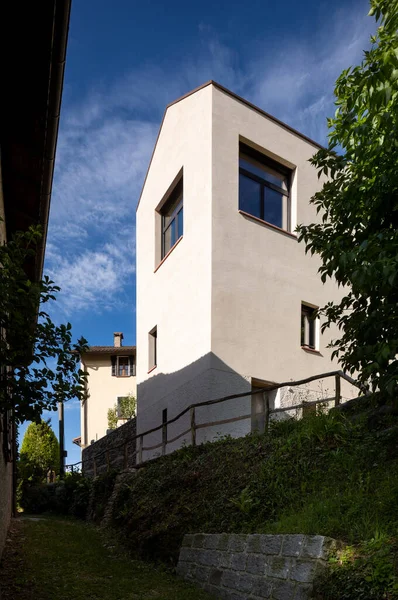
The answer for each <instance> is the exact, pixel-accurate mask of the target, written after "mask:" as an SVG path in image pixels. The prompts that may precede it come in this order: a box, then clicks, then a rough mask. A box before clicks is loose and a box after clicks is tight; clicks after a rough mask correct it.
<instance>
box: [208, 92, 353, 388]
mask: <svg viewBox="0 0 398 600" xmlns="http://www.w3.org/2000/svg"><path fill="white" fill-rule="evenodd" d="M240 138H244V139H247V140H250V141H251V142H253V143H254V144H256V145H258V146H259V147H261V148H264V149H265V150H266V151H267V152H269V153H270V154H271V155H272V156H273V158H275V159H276V160H279V161H280V162H281V163H284V164H287V165H288V166H290V167H293V168H294V169H295V174H294V183H293V190H292V204H293V206H292V212H293V213H295V214H297V217H296V219H297V222H298V223H310V222H314V221H315V220H316V219H317V215H316V211H315V208H314V207H313V206H312V205H310V204H309V199H310V198H311V196H313V194H314V193H315V192H316V191H317V190H318V189H319V188H320V186H321V185H322V182H319V181H318V176H317V172H316V170H315V169H314V167H312V166H311V165H310V163H309V162H308V161H309V159H310V157H311V156H312V155H313V154H314V153H315V151H316V150H317V148H316V147H315V146H314V145H312V144H310V143H309V142H307V141H306V140H304V139H302V138H300V137H298V136H297V135H294V134H293V133H291V132H290V131H287V130H286V129H284V128H283V127H281V126H280V125H278V124H277V123H275V122H273V121H271V120H270V119H268V118H266V117H264V116H263V115H261V114H259V113H258V112H256V111H255V110H253V109H251V108H249V107H247V106H246V105H244V104H243V103H242V102H239V101H237V100H235V99H233V98H231V97H230V96H228V95H227V94H225V93H223V92H222V91H220V90H218V89H214V92H213V136H212V139H213V147H212V155H213V171H212V176H213V186H212V191H213V196H212V198H213V201H212V218H213V220H212V247H213V252H212V351H213V352H214V353H215V354H216V355H217V356H219V357H220V358H221V359H222V360H223V361H224V362H225V363H226V364H227V365H228V366H229V367H231V368H232V369H233V370H236V371H237V372H239V373H241V374H243V375H247V376H251V377H255V378H259V379H264V380H268V381H277V382H281V381H287V380H289V379H301V378H304V377H306V376H310V375H314V374H317V373H321V372H325V371H328V370H333V369H334V368H338V367H337V363H335V364H332V363H331V360H330V356H331V351H330V350H329V349H328V348H327V345H328V343H329V341H330V338H331V333H330V332H326V333H325V334H323V335H321V339H320V352H319V353H318V354H315V353H310V352H307V351H305V350H303V349H302V348H301V344H300V316H301V303H302V302H307V303H310V304H313V305H316V306H323V305H324V304H325V303H326V302H327V301H329V300H338V299H339V298H340V297H341V292H340V290H339V289H338V288H337V285H335V284H334V283H333V282H331V281H328V282H327V283H326V284H325V285H323V284H322V282H321V280H320V278H319V275H318V273H317V269H318V266H319V262H318V260H317V259H316V258H315V257H311V256H310V255H305V251H304V249H305V247H304V243H301V244H299V243H298V242H297V239H295V238H294V237H292V236H288V235H285V234H284V233H283V232H281V231H277V230H275V229H273V228H271V227H267V226H266V225H263V224H261V223H259V222H257V221H254V220H252V219H250V218H247V217H245V216H243V215H242V214H240V213H239V212H238V208H239V200H238V193H239V187H238V176H239V167H238V160H239V139H240Z"/></svg>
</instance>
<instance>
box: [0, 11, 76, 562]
mask: <svg viewBox="0 0 398 600" xmlns="http://www.w3.org/2000/svg"><path fill="white" fill-rule="evenodd" d="M70 5H71V2H70V0H49V1H48V2H40V3H25V4H24V5H23V6H21V5H17V4H10V5H8V6H7V9H6V10H4V11H3V14H2V19H0V31H1V38H2V39H4V40H5V39H7V60H5V61H3V62H2V66H1V68H0V77H1V81H2V88H3V90H7V93H3V94H2V104H1V110H0V219H1V221H0V244H4V243H7V242H9V241H10V240H11V239H12V238H13V236H14V234H15V233H16V232H18V231H27V230H28V228H29V227H30V226H31V225H36V226H37V225H40V226H41V229H42V233H43V236H42V240H41V242H40V244H38V246H37V247H36V249H35V253H34V255H32V256H30V257H29V259H28V260H27V261H26V263H25V265H24V270H25V273H26V276H27V278H28V279H30V280H31V281H33V282H37V281H40V279H41V277H42V270H43V262H44V251H45V245H46V235H47V225H48V217H49V211H50V201H51V192H52V180H53V171H54V161H55V154H56V145H57V137H58V123H59V118H60V110H61V98H62V88H63V79H64V69H65V60H66V46H67V40H68V29H69V16H70ZM27 57H29V59H28V60H29V68H26V60H27ZM27 90H29V92H28V93H27ZM0 333H1V335H2V336H4V337H5V338H6V339H7V332H6V331H4V330H2V331H1V332H0ZM0 367H1V368H0V371H1V374H4V372H5V365H4V364H3V365H0ZM3 381H4V379H3ZM16 459H17V449H16V435H15V424H14V420H13V414H12V411H8V412H5V413H3V414H2V413H0V558H1V555H2V552H3V548H4V544H5V541H6V537H7V530H8V526H9V523H10V518H11V515H12V513H13V512H15V511H16V497H15V494H16V481H17V473H16Z"/></svg>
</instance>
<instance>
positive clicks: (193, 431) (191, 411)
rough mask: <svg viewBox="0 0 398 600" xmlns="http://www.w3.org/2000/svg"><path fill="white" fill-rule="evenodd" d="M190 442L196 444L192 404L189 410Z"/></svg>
mask: <svg viewBox="0 0 398 600" xmlns="http://www.w3.org/2000/svg"><path fill="white" fill-rule="evenodd" d="M190 413H191V444H192V446H196V423H195V407H194V406H192V407H191V410H190Z"/></svg>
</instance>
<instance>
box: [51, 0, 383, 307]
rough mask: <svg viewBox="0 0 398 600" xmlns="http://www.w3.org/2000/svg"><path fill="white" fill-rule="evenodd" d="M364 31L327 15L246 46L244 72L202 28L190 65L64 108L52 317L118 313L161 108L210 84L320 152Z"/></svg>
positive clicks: (343, 14)
mask: <svg viewBox="0 0 398 600" xmlns="http://www.w3.org/2000/svg"><path fill="white" fill-rule="evenodd" d="M361 8H362V6H361ZM364 14H365V13H364ZM372 25H373V22H372V20H371V19H368V20H366V17H365V16H362V14H358V10H357V8H355V7H353V6H352V7H351V9H349V8H347V7H346V6H344V11H343V10H341V11H338V12H335V13H334V14H333V13H332V12H331V11H330V10H329V11H328V18H327V19H325V20H324V24H323V25H322V28H321V29H320V30H318V31H317V32H315V33H314V35H313V36H312V37H311V39H308V40H303V39H300V38H295V39H290V40H289V41H286V40H283V41H281V44H280V47H275V48H274V49H273V51H272V52H270V51H269V48H266V45H265V43H263V42H262V41H261V40H260V41H257V42H255V43H254V42H253V44H252V46H251V50H250V52H251V55H249V56H246V57H244V60H245V67H244V69H242V67H241V66H239V65H240V63H242V62H243V60H242V57H239V56H238V55H237V54H236V52H235V51H234V50H233V49H231V48H229V47H227V46H226V45H225V44H222V43H220V41H219V40H218V38H217V36H216V35H215V34H214V32H213V31H212V30H211V29H210V28H208V27H206V25H202V26H200V31H201V35H202V42H201V46H200V48H199V50H198V52H197V53H196V54H195V56H188V57H185V58H183V59H182V60H181V63H180V64H175V65H173V68H172V69H171V68H170V67H168V68H165V67H164V66H163V65H156V66H155V65H145V66H143V67H142V68H139V69H136V70H134V71H132V72H130V73H128V74H126V76H125V77H123V78H122V79H121V80H119V81H117V82H116V83H114V84H113V85H112V86H110V87H109V89H105V88H97V89H95V90H93V91H92V93H91V94H90V95H89V96H88V97H85V98H81V99H80V100H79V102H78V103H77V104H75V105H74V106H72V105H70V106H66V107H64V108H63V116H62V122H61V130H60V135H59V142H58V149H57V164H56V174H55V180H54V189H53V197H52V205H51V217H50V226H49V236H48V245H47V254H46V271H47V272H49V274H50V275H51V277H52V278H53V279H54V281H55V282H56V283H57V284H58V285H60V287H61V288H62V291H61V293H60V294H59V297H58V303H57V304H58V306H59V307H60V308H61V310H63V311H64V312H65V313H66V314H68V315H69V314H71V313H72V312H74V313H75V314H76V312H77V311H79V312H85V311H89V312H91V313H92V312H97V313H100V312H102V311H106V310H111V309H112V308H114V306H115V303H119V304H120V303H123V299H124V297H125V292H126V288H128V287H129V286H131V285H132V281H133V277H134V256H135V250H134V239H135V207H136V203H137V200H138V197H139V193H140V189H141V185H142V183H143V180H144V176H145V172H146V169H147V166H148V163H149V159H150V155H151V152H152V148H153V145H154V143H155V139H156V134H157V130H158V126H159V122H160V117H161V114H162V113H163V111H164V108H165V106H166V104H167V103H169V102H171V101H172V100H174V99H176V98H178V97H179V96H181V95H183V94H184V93H186V92H188V91H190V90H191V89H193V88H194V87H196V86H198V85H200V84H201V83H203V82H205V81H207V80H209V79H214V80H216V81H219V82H220V83H221V84H223V85H225V86H226V87H229V88H230V89H231V90H232V91H235V92H237V93H238V94H240V95H242V96H244V97H246V98H247V99H248V100H250V101H252V102H254V103H255V104H257V105H259V106H260V107H261V108H263V109H264V110H266V111H268V112H269V113H271V114H274V115H275V116H276V117H278V118H280V119H282V120H284V121H286V122H287V123H288V124H290V125H292V126H293V127H296V128H297V129H299V130H300V131H302V132H303V133H305V134H306V135H308V136H310V137H313V138H314V139H316V140H317V141H320V142H325V135H326V116H330V114H332V113H333V96H332V94H333V86H334V82H335V80H336V77H337V76H338V75H339V73H340V72H341V71H342V69H343V68H346V67H347V66H350V65H351V64H357V63H358V62H359V61H360V59H361V53H362V49H364V48H365V47H366V46H367V44H368V38H369V33H370V28H372ZM69 95H70V94H69ZM128 309H129V310H133V307H132V306H128Z"/></svg>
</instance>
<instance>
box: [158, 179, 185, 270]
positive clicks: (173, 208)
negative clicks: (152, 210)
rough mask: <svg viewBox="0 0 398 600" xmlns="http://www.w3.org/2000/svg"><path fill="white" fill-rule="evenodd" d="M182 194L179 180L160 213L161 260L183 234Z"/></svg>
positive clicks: (181, 183)
mask: <svg viewBox="0 0 398 600" xmlns="http://www.w3.org/2000/svg"><path fill="white" fill-rule="evenodd" d="M182 192H183V182H182V179H180V181H179V182H178V183H177V185H176V186H175V188H174V190H173V191H172V192H171V194H170V196H169V198H168V200H167V202H166V203H165V204H164V205H163V207H162V209H161V211H160V213H161V215H162V258H164V257H165V256H166V254H167V253H168V252H169V250H171V248H172V247H173V246H174V244H175V243H176V242H177V241H178V240H179V239H180V237H181V236H182V234H183V221H184V206H183V193H182Z"/></svg>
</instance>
